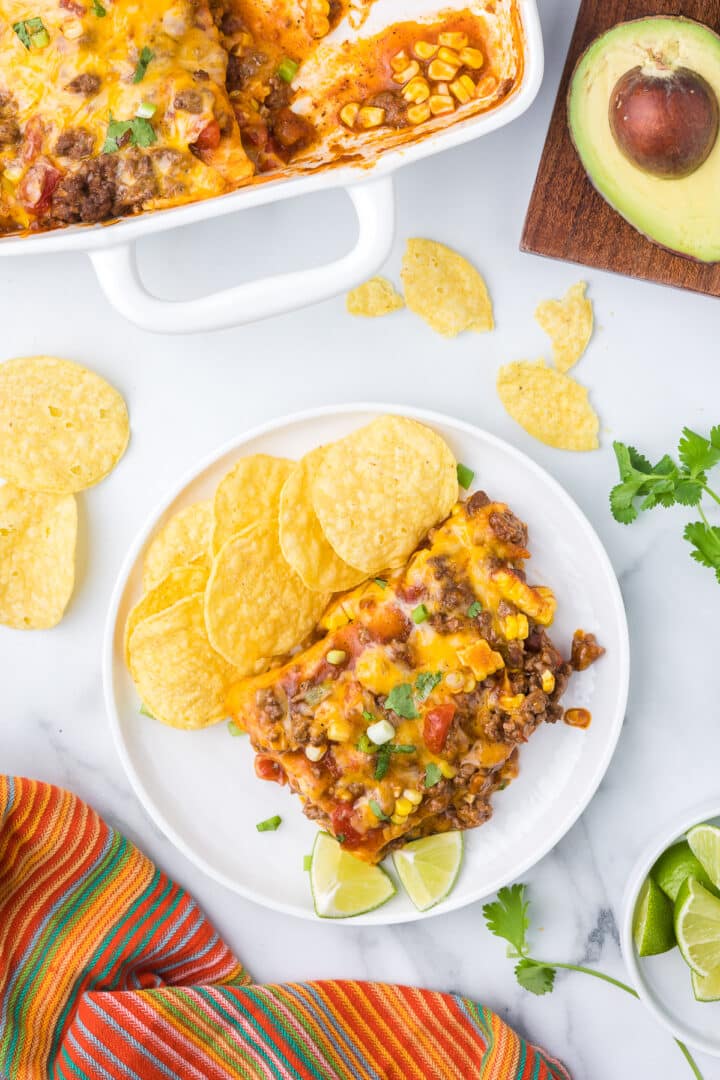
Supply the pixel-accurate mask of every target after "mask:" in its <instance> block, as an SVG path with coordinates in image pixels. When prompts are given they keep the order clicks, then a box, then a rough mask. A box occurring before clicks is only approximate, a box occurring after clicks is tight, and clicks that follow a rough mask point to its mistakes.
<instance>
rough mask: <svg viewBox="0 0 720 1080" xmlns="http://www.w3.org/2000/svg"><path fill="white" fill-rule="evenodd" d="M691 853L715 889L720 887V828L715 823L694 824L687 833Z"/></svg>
mask: <svg viewBox="0 0 720 1080" xmlns="http://www.w3.org/2000/svg"><path fill="white" fill-rule="evenodd" d="M687 839H688V844H689V846H690V850H691V851H692V853H693V855H695V856H696V858H698V859H699V860H700V862H701V863H702V867H703V870H705V872H706V874H707V875H708V877H709V878H710V881H711V882H712V884H713V885H714V886H715V888H716V889H720V829H719V828H718V827H717V825H696V826H695V828H693V829H690V830H689V832H688V834H687Z"/></svg>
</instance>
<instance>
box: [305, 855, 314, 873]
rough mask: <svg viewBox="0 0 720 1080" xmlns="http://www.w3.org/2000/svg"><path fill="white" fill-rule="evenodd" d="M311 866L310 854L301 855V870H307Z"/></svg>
mask: <svg viewBox="0 0 720 1080" xmlns="http://www.w3.org/2000/svg"><path fill="white" fill-rule="evenodd" d="M311 866H312V855H303V870H309V869H310V868H311Z"/></svg>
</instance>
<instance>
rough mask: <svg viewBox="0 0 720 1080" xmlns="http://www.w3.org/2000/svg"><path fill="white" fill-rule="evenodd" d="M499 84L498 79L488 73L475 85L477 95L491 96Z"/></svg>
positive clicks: (480, 96)
mask: <svg viewBox="0 0 720 1080" xmlns="http://www.w3.org/2000/svg"><path fill="white" fill-rule="evenodd" d="M496 86H497V79H495V78H494V77H493V76H492V75H486V76H485V78H484V79H481V80H480V82H479V83H478V84H477V86H476V87H475V97H479V98H482V97H489V95H490V94H492V92H493V90H494V89H495V87H496Z"/></svg>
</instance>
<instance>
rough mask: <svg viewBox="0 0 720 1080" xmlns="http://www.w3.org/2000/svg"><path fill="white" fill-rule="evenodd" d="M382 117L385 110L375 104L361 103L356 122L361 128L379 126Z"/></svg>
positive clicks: (383, 117)
mask: <svg viewBox="0 0 720 1080" xmlns="http://www.w3.org/2000/svg"><path fill="white" fill-rule="evenodd" d="M384 119H385V110H384V109H379V108H378V107H377V105H363V107H362V109H360V111H359V112H358V115H357V122H358V124H359V125H360V127H363V128H374V127H380V125H381V124H382V122H383V120H384Z"/></svg>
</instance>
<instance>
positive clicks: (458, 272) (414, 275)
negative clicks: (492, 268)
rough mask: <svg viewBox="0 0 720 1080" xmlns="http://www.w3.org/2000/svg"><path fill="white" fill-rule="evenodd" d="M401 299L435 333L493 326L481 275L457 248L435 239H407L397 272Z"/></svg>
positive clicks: (453, 334) (481, 330) (451, 333)
mask: <svg viewBox="0 0 720 1080" xmlns="http://www.w3.org/2000/svg"><path fill="white" fill-rule="evenodd" d="M400 276H401V277H402V281H403V286H404V289H405V302H406V304H407V306H408V307H409V308H410V310H411V311H414V312H415V314H416V315H419V316H420V317H421V318H423V319H424V320H425V322H426V323H428V325H429V326H431V327H432V328H433V330H436V331H437V332H438V334H443V335H444V336H445V337H456V336H457V334H460V333H461V332H462V331H463V330H475V331H477V332H478V333H485V331H487V330H492V329H493V328H494V326H495V323H494V321H493V310H492V301H491V300H490V296H489V295H488V291H487V286H486V285H485V282H484V281H483V279H482V277H481V276H480V274H479V273H478V271H477V270H476V269H475V267H474V266H472V265H471V263H469V262H468V261H467V259H464V258H463V257H462V255H458V253H457V251H453V250H452V248H449V247H446V246H445V244H438V243H437V242H436V241H435V240H420V239H417V238H416V239H412V240H408V242H407V248H406V250H405V255H404V257H403V264H402V270H401V272H400Z"/></svg>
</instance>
